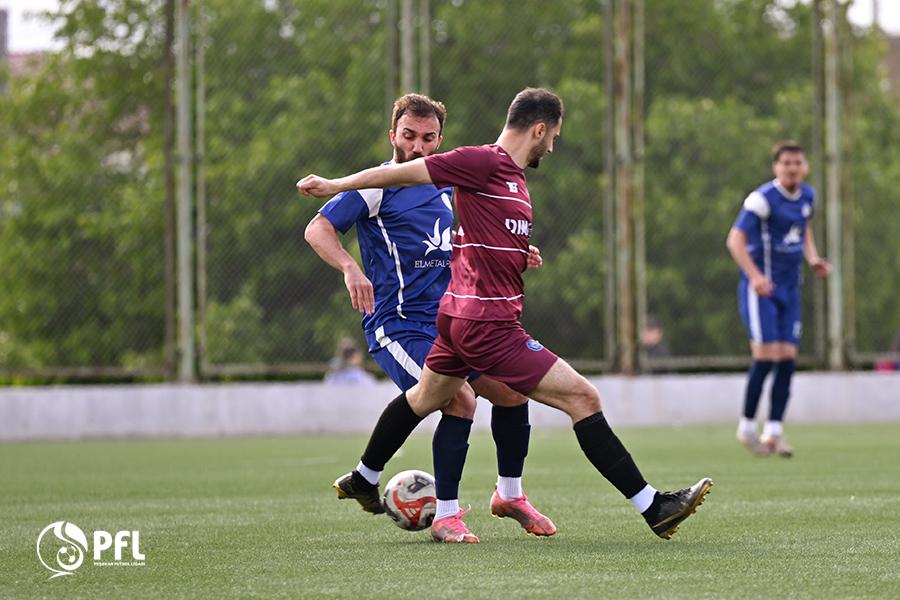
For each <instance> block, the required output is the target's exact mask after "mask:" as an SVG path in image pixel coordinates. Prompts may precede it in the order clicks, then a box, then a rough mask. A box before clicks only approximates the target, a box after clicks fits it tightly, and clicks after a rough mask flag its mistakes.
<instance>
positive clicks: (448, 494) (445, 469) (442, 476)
mask: <svg viewBox="0 0 900 600" xmlns="http://www.w3.org/2000/svg"><path fill="white" fill-rule="evenodd" d="M471 430H472V419H464V418H462V417H454V416H452V415H442V416H441V421H440V423H438V426H437V429H435V430H434V438H433V439H432V442H431V449H432V452H433V454H434V479H435V482H436V484H437V485H436V487H437V490H436V491H437V497H438V500H456V499H457V498H459V482H460V480H461V479H462V472H463V466H464V465H465V464H466V454H467V453H468V452H469V432H470V431H471Z"/></svg>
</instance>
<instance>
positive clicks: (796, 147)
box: [772, 140, 806, 163]
mask: <svg viewBox="0 0 900 600" xmlns="http://www.w3.org/2000/svg"><path fill="white" fill-rule="evenodd" d="M785 152H799V153H800V154H803V155H804V156H805V155H806V150H804V149H803V146H801V145H800V143H799V142H796V141H794V140H782V141H780V142H778V143H777V144H775V145H774V146H772V162H773V163H777V162H778V159H779V158H781V155H782V154H784V153H785Z"/></svg>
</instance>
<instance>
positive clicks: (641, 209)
mask: <svg viewBox="0 0 900 600" xmlns="http://www.w3.org/2000/svg"><path fill="white" fill-rule="evenodd" d="M632 33H633V36H634V39H633V41H634V56H633V62H634V64H633V72H634V97H633V98H632V118H631V122H632V127H631V135H632V138H633V142H634V150H633V152H632V156H633V157H634V170H633V172H632V181H633V186H634V190H633V191H634V201H633V208H634V286H635V296H636V299H637V319H636V322H637V339H636V341H635V343H636V346H637V348H638V352H637V355H638V367H639V368H640V369H641V370H644V371H646V370H647V366H648V365H647V353H646V352H645V351H644V350H643V347H642V345H641V343H640V336H641V332H643V331H644V328H645V327H646V325H647V237H646V222H645V218H646V211H645V206H644V80H645V70H644V68H645V65H644V0H634V29H633V32H632Z"/></svg>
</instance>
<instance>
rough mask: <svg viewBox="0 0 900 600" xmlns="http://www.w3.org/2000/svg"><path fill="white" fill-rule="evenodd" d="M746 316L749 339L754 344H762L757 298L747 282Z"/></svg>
mask: <svg viewBox="0 0 900 600" xmlns="http://www.w3.org/2000/svg"><path fill="white" fill-rule="evenodd" d="M747 316H748V317H749V319H750V339H751V340H753V341H754V342H760V343H761V342H762V341H763V335H762V322H761V321H760V320H759V296H758V295H757V294H756V290H754V289H753V286H752V285H750V282H749V281H748V282H747Z"/></svg>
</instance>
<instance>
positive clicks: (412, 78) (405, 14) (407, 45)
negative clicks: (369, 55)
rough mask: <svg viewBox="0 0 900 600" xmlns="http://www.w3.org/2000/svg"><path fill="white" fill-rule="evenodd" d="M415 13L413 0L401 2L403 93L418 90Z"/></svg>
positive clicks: (401, 84) (401, 80)
mask: <svg viewBox="0 0 900 600" xmlns="http://www.w3.org/2000/svg"><path fill="white" fill-rule="evenodd" d="M415 20H416V19H415V13H414V11H413V0H401V4H400V87H401V88H402V89H401V93H403V94H409V93H410V92H415V91H416V63H415V61H416V52H415V43H414V41H413V40H414V39H415V35H414V34H415V31H414V30H415Z"/></svg>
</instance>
